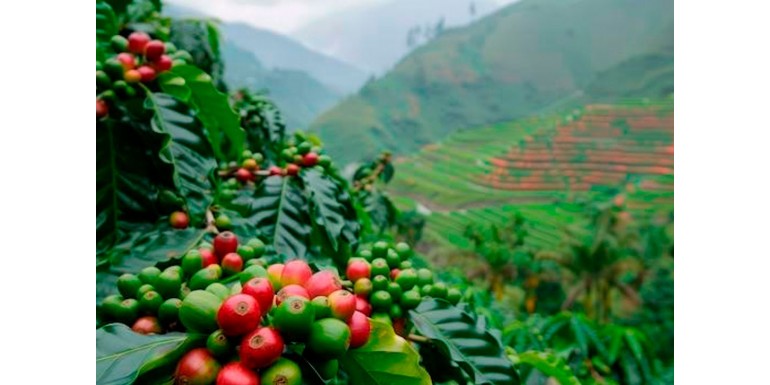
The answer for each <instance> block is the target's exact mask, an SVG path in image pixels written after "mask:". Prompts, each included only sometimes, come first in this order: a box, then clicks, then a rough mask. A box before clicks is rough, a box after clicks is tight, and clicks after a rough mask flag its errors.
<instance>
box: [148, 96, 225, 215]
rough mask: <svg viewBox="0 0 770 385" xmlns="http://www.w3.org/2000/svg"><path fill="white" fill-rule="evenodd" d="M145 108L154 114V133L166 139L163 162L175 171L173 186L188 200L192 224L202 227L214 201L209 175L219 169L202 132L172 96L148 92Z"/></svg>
mask: <svg viewBox="0 0 770 385" xmlns="http://www.w3.org/2000/svg"><path fill="white" fill-rule="evenodd" d="M145 106H146V107H147V109H149V110H151V111H153V113H154V115H153V117H152V122H151V126H152V130H153V131H155V132H157V133H158V134H161V135H163V136H164V137H165V139H164V141H163V147H161V149H160V154H159V155H160V159H161V160H162V161H163V162H165V163H166V164H168V165H170V166H171V167H172V169H173V181H174V185H175V186H176V188H177V190H178V191H179V193H181V194H182V197H184V199H185V202H186V204H187V211H188V213H189V214H190V219H191V223H192V224H193V225H197V224H199V223H202V222H204V221H205V214H206V210H207V209H208V207H209V205H211V202H212V201H213V197H212V195H213V191H212V190H213V187H212V185H211V182H210V181H209V178H208V174H209V172H211V171H212V170H214V169H215V168H216V166H217V163H216V160H214V154H213V151H212V149H211V146H210V145H209V143H208V141H207V140H206V136H205V133H204V132H203V128H202V127H201V126H200V125H198V123H197V122H196V121H195V119H194V118H193V117H192V116H191V113H190V111H189V109H188V108H187V106H185V105H183V104H181V103H179V102H178V101H176V100H175V99H174V98H172V97H171V96H169V95H166V94H160V93H151V92H148V96H147V100H146V103H145Z"/></svg>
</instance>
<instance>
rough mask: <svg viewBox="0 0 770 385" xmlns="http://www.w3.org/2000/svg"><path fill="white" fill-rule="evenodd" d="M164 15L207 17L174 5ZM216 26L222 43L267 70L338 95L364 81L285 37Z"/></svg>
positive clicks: (237, 25)
mask: <svg viewBox="0 0 770 385" xmlns="http://www.w3.org/2000/svg"><path fill="white" fill-rule="evenodd" d="M163 13H164V14H166V15H169V16H173V17H177V18H179V17H195V18H206V17H210V16H206V15H205V14H202V13H200V12H197V11H194V10H190V9H188V8H185V7H181V6H178V5H173V4H167V5H165V6H164V8H163ZM218 25H219V29H220V31H221V33H222V35H223V38H224V40H226V41H228V42H230V43H232V44H233V45H235V46H236V47H238V48H240V49H243V50H246V51H248V52H251V53H252V54H253V55H254V56H255V57H256V58H257V59H258V60H259V62H260V63H262V65H263V66H265V67H267V68H279V69H283V70H295V71H302V72H306V73H307V74H308V75H310V76H312V77H313V78H315V79H316V80H318V81H319V82H321V83H323V84H324V85H326V86H327V87H329V88H331V89H332V90H334V92H337V93H340V94H348V93H351V92H355V91H356V90H358V88H359V87H360V86H361V85H362V84H363V83H364V82H365V81H366V78H367V75H366V74H365V73H364V72H363V71H361V70H360V69H358V68H356V67H354V66H352V65H350V64H347V63H344V62H342V61H340V60H338V59H335V58H333V57H330V56H327V55H324V54H322V53H320V52H316V51H313V50H311V49H310V48H307V47H305V46H304V45H302V43H300V42H298V41H296V40H293V39H291V38H289V37H287V36H284V35H280V34H278V33H275V32H271V31H268V30H265V29H260V28H256V27H252V26H250V25H246V24H242V23H229V22H219V23H218ZM225 64H226V65H227V63H225Z"/></svg>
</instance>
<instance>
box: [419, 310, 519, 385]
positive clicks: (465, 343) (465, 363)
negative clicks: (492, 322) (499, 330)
mask: <svg viewBox="0 0 770 385" xmlns="http://www.w3.org/2000/svg"><path fill="white" fill-rule="evenodd" d="M409 315H410V317H411V320H412V322H413V323H414V326H415V328H416V329H417V330H418V331H419V333H420V334H421V335H423V336H425V337H427V338H428V339H429V341H430V343H432V344H434V345H436V346H437V347H438V350H439V351H440V352H441V354H442V356H443V357H444V358H445V359H446V360H447V364H448V365H450V366H451V364H452V363H454V364H456V365H457V366H459V367H460V369H462V371H463V372H464V374H465V375H466V376H468V377H469V378H470V382H471V383H474V384H478V385H481V384H495V385H501V384H512V385H517V384H519V376H518V373H517V372H516V369H515V368H514V367H513V364H512V363H511V361H510V360H509V359H508V357H507V356H506V355H505V351H504V350H503V346H502V343H501V342H500V339H499V338H498V337H497V336H496V335H495V334H493V333H492V332H491V331H490V330H488V329H487V328H486V322H484V321H483V319H481V318H478V319H477V318H476V317H475V316H474V315H472V314H471V313H469V312H467V311H465V310H463V309H461V308H459V307H457V306H452V305H451V304H450V303H449V302H447V301H445V300H437V299H432V298H429V299H426V300H423V301H422V302H421V303H420V306H418V307H417V309H415V310H411V311H410V312H409ZM455 380H457V381H460V382H463V381H464V378H456V379H455Z"/></svg>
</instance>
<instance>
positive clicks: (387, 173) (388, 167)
mask: <svg viewBox="0 0 770 385" xmlns="http://www.w3.org/2000/svg"><path fill="white" fill-rule="evenodd" d="M395 173H396V168H395V167H393V164H392V163H385V165H384V166H383V167H382V172H381V173H380V180H381V181H383V182H385V183H388V182H390V180H391V179H393V174H395Z"/></svg>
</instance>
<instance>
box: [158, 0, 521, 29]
mask: <svg viewBox="0 0 770 385" xmlns="http://www.w3.org/2000/svg"><path fill="white" fill-rule="evenodd" d="M168 1H169V2H170V3H173V4H175V5H179V6H184V7H187V8H191V9H194V10H197V11H199V12H202V13H205V14H207V15H211V16H213V17H216V18H219V19H222V20H223V21H239V22H244V23H247V24H251V25H253V26H255V27H260V28H265V29H269V30H272V31H275V32H279V33H282V34H291V33H292V32H294V31H296V30H297V29H299V28H301V27H302V26H303V25H305V24H307V23H309V22H311V21H313V20H317V19H319V18H322V17H324V16H326V15H329V14H332V13H335V12H339V11H342V10H345V9H350V8H353V7H366V6H370V5H372V4H377V3H384V2H387V1H393V0H216V1H211V0H168ZM405 1H406V0H405ZM408 1H419V0H408ZM494 1H495V2H496V3H498V4H499V5H505V4H508V3H512V2H513V1H515V0H494ZM469 2H470V0H469Z"/></svg>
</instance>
